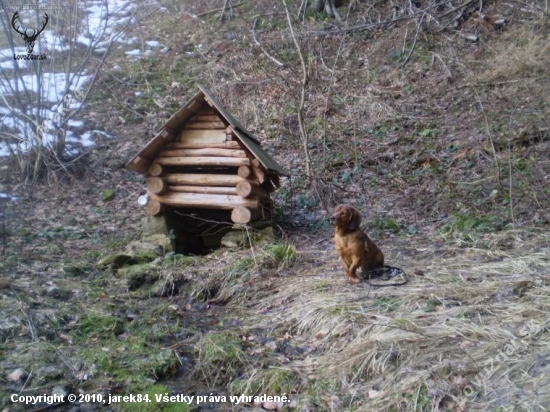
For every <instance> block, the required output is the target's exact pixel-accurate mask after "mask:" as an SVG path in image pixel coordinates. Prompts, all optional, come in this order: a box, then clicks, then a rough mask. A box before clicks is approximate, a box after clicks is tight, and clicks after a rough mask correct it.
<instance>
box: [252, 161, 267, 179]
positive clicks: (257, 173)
mask: <svg viewBox="0 0 550 412" xmlns="http://www.w3.org/2000/svg"><path fill="white" fill-rule="evenodd" d="M254 160H258V159H254ZM252 173H253V174H254V176H256V179H258V182H260V184H263V183H264V182H265V181H266V180H267V176H266V173H265V172H264V170H263V169H262V168H261V167H256V166H252Z"/></svg>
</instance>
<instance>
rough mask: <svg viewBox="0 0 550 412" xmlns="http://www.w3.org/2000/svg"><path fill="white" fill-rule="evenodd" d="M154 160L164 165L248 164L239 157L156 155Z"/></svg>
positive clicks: (246, 160)
mask: <svg viewBox="0 0 550 412" xmlns="http://www.w3.org/2000/svg"><path fill="white" fill-rule="evenodd" d="M156 162H157V163H158V164H161V165H166V166H236V167H239V166H248V165H249V164H250V160H249V159H248V158H241V157H206V156H202V157H183V156H178V157H157V159H156Z"/></svg>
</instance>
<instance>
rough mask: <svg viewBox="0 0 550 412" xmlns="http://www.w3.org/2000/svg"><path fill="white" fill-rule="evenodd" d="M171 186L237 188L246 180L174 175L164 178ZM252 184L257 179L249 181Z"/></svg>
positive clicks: (199, 175) (210, 175) (229, 176)
mask: <svg viewBox="0 0 550 412" xmlns="http://www.w3.org/2000/svg"><path fill="white" fill-rule="evenodd" d="M163 179H164V180H165V181H166V182H167V183H168V184H169V185H190V186H232V187H235V186H237V183H239V182H241V181H243V180H244V179H243V178H242V177H240V176H239V175H229V174H223V175H216V174H201V173H172V174H167V175H165V176H163ZM249 181H250V182H251V183H257V182H258V181H257V180H256V179H255V178H252V179H249Z"/></svg>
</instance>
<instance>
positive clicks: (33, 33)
mask: <svg viewBox="0 0 550 412" xmlns="http://www.w3.org/2000/svg"><path fill="white" fill-rule="evenodd" d="M49 19H50V18H49V17H48V15H47V14H46V13H44V21H43V23H42V28H41V29H40V30H37V29H25V28H24V27H23V26H22V25H21V22H20V20H19V12H18V11H16V12H15V14H14V15H13V17H12V19H11V26H12V27H13V29H14V30H15V31H16V32H17V33H19V34H20V35H21V37H22V38H23V40H25V46H26V47H27V53H29V54H31V53H32V51H33V49H34V42H35V41H36V39H37V38H38V35H39V34H40V33H42V31H43V30H44V28H45V27H46V25H47V24H48V20H49Z"/></svg>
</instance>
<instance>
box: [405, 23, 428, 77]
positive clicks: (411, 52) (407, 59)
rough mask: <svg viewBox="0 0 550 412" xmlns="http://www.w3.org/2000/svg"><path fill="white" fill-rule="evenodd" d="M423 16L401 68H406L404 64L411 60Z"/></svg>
mask: <svg viewBox="0 0 550 412" xmlns="http://www.w3.org/2000/svg"><path fill="white" fill-rule="evenodd" d="M424 16H426V15H425V14H423V15H422V17H420V21H419V22H418V24H417V25H416V33H415V34H414V40H413V44H412V46H411V50H410V51H409V54H408V55H407V58H406V59H405V61H404V62H403V64H402V65H401V67H405V66H406V64H407V63H408V62H409V60H410V58H411V56H412V54H413V52H414V48H415V47H416V42H417V40H418V33H419V32H420V28H421V27H422V22H423V21H424Z"/></svg>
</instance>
